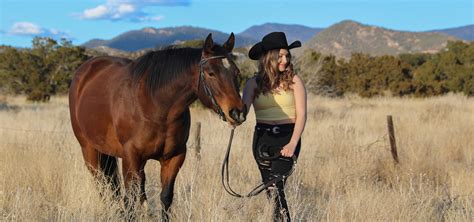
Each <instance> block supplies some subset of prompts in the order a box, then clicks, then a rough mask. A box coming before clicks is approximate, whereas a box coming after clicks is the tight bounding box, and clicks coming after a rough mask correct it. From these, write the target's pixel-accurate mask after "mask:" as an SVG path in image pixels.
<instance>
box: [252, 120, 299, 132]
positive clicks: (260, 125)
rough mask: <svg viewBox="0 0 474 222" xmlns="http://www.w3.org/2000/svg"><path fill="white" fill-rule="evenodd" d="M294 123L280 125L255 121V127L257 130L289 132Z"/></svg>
mask: <svg viewBox="0 0 474 222" xmlns="http://www.w3.org/2000/svg"><path fill="white" fill-rule="evenodd" d="M294 126H295V124H293V123H291V124H281V125H270V124H263V123H257V125H256V126H255V129H256V130H258V131H267V132H270V133H273V134H280V133H282V132H290V131H291V130H293V128H294Z"/></svg>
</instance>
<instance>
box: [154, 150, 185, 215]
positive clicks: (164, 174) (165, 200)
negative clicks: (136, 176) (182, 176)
mask: <svg viewBox="0 0 474 222" xmlns="http://www.w3.org/2000/svg"><path fill="white" fill-rule="evenodd" d="M183 150H186V149H183ZM185 157H186V152H183V153H180V154H178V155H176V156H173V157H171V158H170V159H167V160H162V161H160V164H161V187H162V188H161V195H160V199H161V204H162V214H161V217H162V220H164V221H169V219H168V213H169V208H170V206H171V203H172V202H173V189H174V182H175V180H176V176H177V175H178V172H179V168H181V166H182V165H183V162H184V158H185Z"/></svg>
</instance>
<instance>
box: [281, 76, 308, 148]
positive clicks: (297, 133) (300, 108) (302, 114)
mask: <svg viewBox="0 0 474 222" xmlns="http://www.w3.org/2000/svg"><path fill="white" fill-rule="evenodd" d="M293 82H294V83H295V84H293V92H294V95H295V109H296V121H295V128H294V130H293V135H292V136H291V140H290V142H289V143H288V144H287V145H286V146H284V147H283V149H282V150H281V154H282V156H285V157H292V156H293V154H294V152H295V149H296V145H298V141H299V140H300V138H301V134H303V130H304V127H305V125H306V89H305V87H304V83H303V81H302V80H301V78H300V77H299V76H297V75H295V76H294V77H293Z"/></svg>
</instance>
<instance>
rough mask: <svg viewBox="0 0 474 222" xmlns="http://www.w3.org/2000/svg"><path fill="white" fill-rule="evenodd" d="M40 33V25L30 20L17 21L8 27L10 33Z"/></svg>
mask: <svg viewBox="0 0 474 222" xmlns="http://www.w3.org/2000/svg"><path fill="white" fill-rule="evenodd" d="M41 33H42V30H41V27H39V26H38V25H36V24H33V23H31V22H17V23H15V24H13V27H12V28H11V29H10V34H12V35H39V34H41Z"/></svg>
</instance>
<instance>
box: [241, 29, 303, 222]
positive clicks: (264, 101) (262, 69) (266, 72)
mask: <svg viewBox="0 0 474 222" xmlns="http://www.w3.org/2000/svg"><path fill="white" fill-rule="evenodd" d="M300 46H301V42H300V41H295V42H293V43H292V44H290V45H288V43H287V40H286V36H285V33H283V32H272V33H270V34H268V35H266V36H265V37H263V39H262V41H261V42H259V43H257V44H255V45H254V46H253V47H252V48H251V49H250V51H249V57H250V58H251V59H252V60H258V61H259V70H258V72H257V73H256V75H255V76H254V77H253V78H251V79H249V80H248V81H247V83H246V85H245V88H244V93H243V100H244V102H245V104H246V105H247V110H249V108H250V106H251V105H253V106H254V110H255V116H256V119H257V125H256V126H255V132H254V138H253V147H252V148H253V155H254V158H255V160H256V162H257V165H258V168H259V170H260V173H261V175H262V180H263V182H264V183H267V182H269V181H271V180H272V179H274V178H275V177H278V176H280V177H281V176H283V175H285V174H287V173H288V172H289V171H290V170H291V168H292V166H293V164H294V163H293V160H294V159H296V158H297V157H298V154H299V151H300V147H301V140H300V138H301V134H302V133H303V130H304V127H305V124H306V90H305V87H304V84H303V81H302V80H301V78H300V77H298V76H297V75H295V73H294V72H293V65H292V64H291V54H290V51H289V50H290V49H292V48H296V47H300ZM278 152H279V153H280V157H278V158H276V159H273V160H269V159H270V157H271V156H274V155H275V153H276V154H277V155H278ZM285 182H286V181H285V180H280V181H279V182H276V184H274V185H273V187H272V188H273V189H268V190H267V194H268V195H269V197H271V198H272V199H273V200H274V201H275V211H274V215H273V217H274V218H273V219H274V220H282V219H285V218H286V221H290V213H289V210H288V205H287V202H286V198H285V192H284V185H285ZM271 190H276V192H271Z"/></svg>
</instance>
